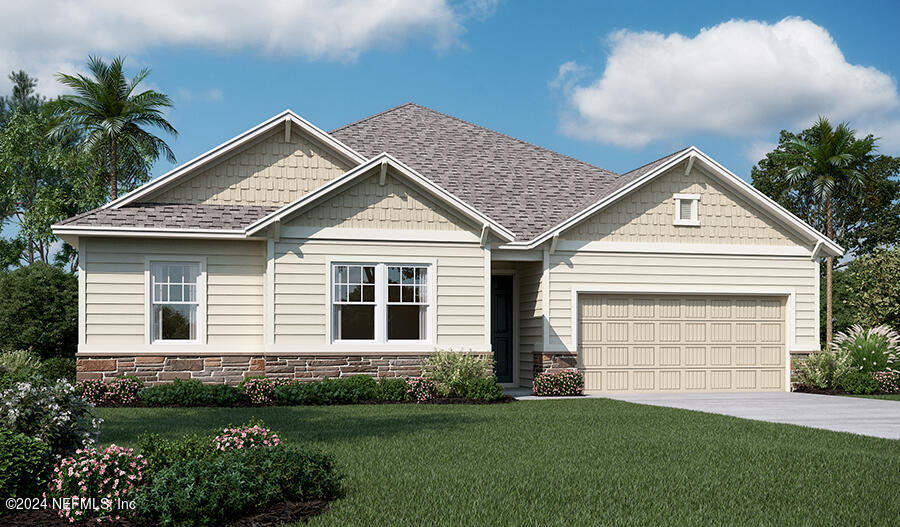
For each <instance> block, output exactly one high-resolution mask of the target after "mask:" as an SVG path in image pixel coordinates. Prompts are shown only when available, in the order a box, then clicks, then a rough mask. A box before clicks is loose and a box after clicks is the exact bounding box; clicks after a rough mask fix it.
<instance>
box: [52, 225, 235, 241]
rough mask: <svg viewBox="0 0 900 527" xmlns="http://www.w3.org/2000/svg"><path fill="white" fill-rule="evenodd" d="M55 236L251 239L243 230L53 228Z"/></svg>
mask: <svg viewBox="0 0 900 527" xmlns="http://www.w3.org/2000/svg"><path fill="white" fill-rule="evenodd" d="M52 230H53V234H55V235H57V236H59V237H61V238H62V237H65V236H129V237H131V236H137V237H150V238H209V239H220V238H225V239H233V240H246V239H249V238H247V236H246V235H245V234H244V231H241V230H219V229H142V228H134V227H88V226H83V227H66V226H61V227H52Z"/></svg>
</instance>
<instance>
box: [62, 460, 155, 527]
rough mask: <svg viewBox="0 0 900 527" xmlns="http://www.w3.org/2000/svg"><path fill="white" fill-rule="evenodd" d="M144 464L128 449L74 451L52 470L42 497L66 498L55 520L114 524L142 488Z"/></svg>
mask: <svg viewBox="0 0 900 527" xmlns="http://www.w3.org/2000/svg"><path fill="white" fill-rule="evenodd" d="M145 468H147V461H146V460H145V459H144V458H143V457H141V456H140V455H137V454H135V453H134V451H133V450H132V449H130V448H123V447H120V446H117V445H110V446H108V447H106V448H103V449H99V448H87V449H83V450H81V449H80V450H77V451H75V454H74V455H73V456H71V457H68V458H65V459H63V460H62V461H61V462H60V463H59V464H58V465H57V466H56V468H54V470H53V476H52V477H51V479H50V483H49V489H48V490H49V492H48V493H47V494H45V496H49V497H53V498H64V499H65V498H68V500H66V501H63V502H62V503H63V505H64V507H63V508H62V509H60V510H59V516H60V517H61V518H66V519H68V520H69V521H70V522H75V521H83V520H90V519H94V518H96V519H101V520H103V519H105V520H108V521H118V520H121V519H122V518H123V516H126V515H128V513H129V511H130V508H129V507H128V506H125V505H123V502H126V501H127V502H130V501H131V500H134V499H135V497H136V496H137V494H138V489H139V488H140V487H141V486H142V485H143V484H144V469H145Z"/></svg>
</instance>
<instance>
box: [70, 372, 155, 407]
mask: <svg viewBox="0 0 900 527" xmlns="http://www.w3.org/2000/svg"><path fill="white" fill-rule="evenodd" d="M143 388H144V382H143V381H141V380H140V379H138V378H137V377H131V376H127V375H123V376H121V377H117V378H115V379H113V380H112V381H110V382H108V383H107V382H103V381H101V380H89V381H80V382H78V383H77V384H76V385H75V389H76V390H77V391H78V393H80V394H81V396H82V397H84V398H85V399H86V400H87V401H88V402H90V403H91V404H93V405H94V406H131V405H133V404H136V403H137V402H138V401H139V398H138V394H139V393H140V391H141V390H142V389H143Z"/></svg>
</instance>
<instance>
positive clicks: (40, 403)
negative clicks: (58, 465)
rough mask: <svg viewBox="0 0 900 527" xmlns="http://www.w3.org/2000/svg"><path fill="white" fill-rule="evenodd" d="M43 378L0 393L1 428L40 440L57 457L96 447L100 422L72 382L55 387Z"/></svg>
mask: <svg viewBox="0 0 900 527" xmlns="http://www.w3.org/2000/svg"><path fill="white" fill-rule="evenodd" d="M41 381H42V379H41V378H36V379H33V380H29V381H25V382H18V383H15V384H12V385H11V386H9V387H8V388H6V389H5V390H3V391H2V392H0V426H3V427H6V428H7V429H9V430H11V431H13V432H15V433H21V434H25V435H27V436H31V437H36V438H38V439H40V440H41V441H43V442H44V443H46V444H47V445H48V446H49V447H50V451H51V453H52V454H53V455H54V456H57V457H62V456H67V455H69V454H71V453H72V452H74V451H75V450H77V449H79V448H84V447H87V446H89V445H91V444H93V443H94V441H95V440H96V438H97V435H98V434H99V432H100V422H101V420H100V419H95V418H94V417H93V414H92V413H91V409H92V407H91V405H90V403H88V402H87V401H85V400H84V399H83V398H81V397H80V396H78V394H76V392H75V388H74V387H73V386H72V385H71V384H69V382H68V381H65V380H58V381H56V382H55V383H53V384H45V383H43V382H41Z"/></svg>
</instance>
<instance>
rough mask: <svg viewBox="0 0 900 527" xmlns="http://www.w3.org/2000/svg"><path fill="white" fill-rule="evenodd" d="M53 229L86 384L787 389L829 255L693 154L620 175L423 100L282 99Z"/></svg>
mask: <svg viewBox="0 0 900 527" xmlns="http://www.w3.org/2000/svg"><path fill="white" fill-rule="evenodd" d="M54 232H55V233H56V234H57V235H59V236H60V237H62V238H63V239H64V240H66V241H67V242H69V243H70V244H72V245H73V246H75V247H77V249H78V252H79V273H78V277H79V347H78V378H79V379H110V378H113V377H116V376H118V375H123V374H130V375H136V376H138V377H141V378H142V379H143V380H145V381H146V382H150V383H153V382H164V381H169V380H172V379H175V378H195V379H201V380H203V381H205V382H230V383H235V382H239V381H240V380H241V379H242V378H244V377H246V376H249V375H263V374H265V375H268V376H272V377H294V378H304V379H318V378H323V377H336V376H345V375H353V374H359V373H363V374H371V375H378V376H411V375H417V374H419V373H420V368H421V362H422V359H423V358H424V357H425V356H427V355H428V354H430V353H432V352H433V351H434V350H436V349H444V350H454V351H470V352H477V353H484V354H489V355H491V356H492V357H493V359H494V361H495V370H496V373H497V376H498V380H500V381H501V382H502V383H504V384H507V385H510V386H530V385H531V382H532V379H533V378H534V376H535V375H536V374H537V373H540V372H542V371H546V370H549V369H557V368H568V367H576V368H579V369H581V370H582V371H583V372H584V374H585V382H586V389H587V390H588V391H590V392H607V391H729V390H735V391H763V390H787V389H789V385H790V384H789V373H790V372H789V369H790V356H791V354H797V353H807V352H810V351H813V350H816V349H818V347H819V339H818V335H819V328H818V323H819V316H818V313H819V287H818V284H819V277H818V269H819V265H818V261H819V259H821V258H823V257H825V256H826V255H829V254H831V255H840V254H841V253H842V249H841V248H840V247H838V246H837V245H835V244H834V243H833V242H832V241H830V240H828V239H827V238H826V237H825V236H823V235H822V234H821V233H819V232H817V231H815V230H814V229H813V228H811V227H810V226H808V225H807V224H805V223H803V222H802V221H801V220H799V219H797V218H796V217H794V216H792V215H791V214H790V213H789V212H787V211H785V210H784V209H782V208H781V207H779V206H778V205H777V204H775V203H774V202H772V201H771V200H769V199H768V198H766V197H765V196H763V195H762V194H761V193H759V192H758V191H756V190H755V189H754V188H752V187H751V186H750V185H748V184H747V183H746V182H744V181H743V180H741V179H740V178H738V177H737V176H735V175H734V174H732V173H730V172H729V171H728V170H726V169H725V168H724V167H722V166H721V165H719V164H718V163H717V162H715V161H714V160H713V159H711V158H709V157H708V156H706V155H705V154H704V153H703V152H701V151H700V150H698V149H697V148H694V147H690V148H685V149H683V150H680V151H678V152H675V153H673V154H671V155H669V156H666V157H664V158H662V159H659V160H657V161H654V162H653V163H650V164H648V165H645V166H642V167H640V168H637V169H635V170H633V171H630V172H627V173H624V174H616V173H613V172H610V171H607V170H604V169H601V168H598V167H596V166H593V165H590V164H587V163H584V162H581V161H578V160H575V159H572V158H569V157H567V156H563V155H561V154H557V153H555V152H551V151H548V150H545V149H542V148H540V147H537V146H535V145H531V144H528V143H525V142H523V141H519V140H517V139H514V138H511V137H508V136H505V135H502V134H500V133H497V132H494V131H491V130H487V129H485V128H482V127H479V126H476V125H474V124H471V123H468V122H465V121H462V120H459V119H456V118H453V117H450V116H447V115H444V114H441V113H438V112H435V111H433V110H430V109H428V108H424V107H421V106H418V105H415V104H411V103H409V104H405V105H402V106H399V107H396V108H393V109H391V110H388V111H386V112H382V113H380V114H376V115H374V116H371V117H368V118H366V119H363V120H361V121H358V122H355V123H352V124H349V125H347V126H344V127H341V128H338V129H337V130H333V131H331V132H328V133H326V132H324V131H323V130H320V129H319V128H317V127H315V126H314V125H312V124H311V123H309V122H307V121H305V120H304V119H303V118H301V117H300V116H298V115H296V114H294V113H293V112H290V111H286V112H283V113H281V114H279V115H277V116H275V117H273V118H271V119H269V120H268V121H265V122H264V123H262V124H260V125H258V126H256V127H254V128H253V129H251V130H248V131H247V132H245V133H243V134H241V135H239V136H237V137H235V138H234V139H232V140H230V141H228V142H226V143H224V144H222V145H220V146H218V147H216V148H214V149H213V150H210V151H209V152H207V153H205V154H203V155H201V156H199V157H197V158H196V159H193V160H191V161H189V162H187V163H185V164H184V165H182V166H180V167H179V168H176V169H175V170H173V171H172V172H170V173H168V174H166V175H164V176H161V177H160V178H157V179H156V180H154V181H152V182H150V183H148V184H146V185H144V186H143V187H141V188H139V189H137V190H135V191H134V192H131V193H129V194H128V195H126V196H123V197H121V198H119V199H117V200H115V201H113V202H111V203H109V204H107V205H106V206H104V207H102V208H100V209H96V210H94V211H90V212H87V213H84V214H81V215H79V216H75V217H73V218H70V219H68V220H65V221H63V222H61V223H59V224H57V225H55V226H54Z"/></svg>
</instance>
